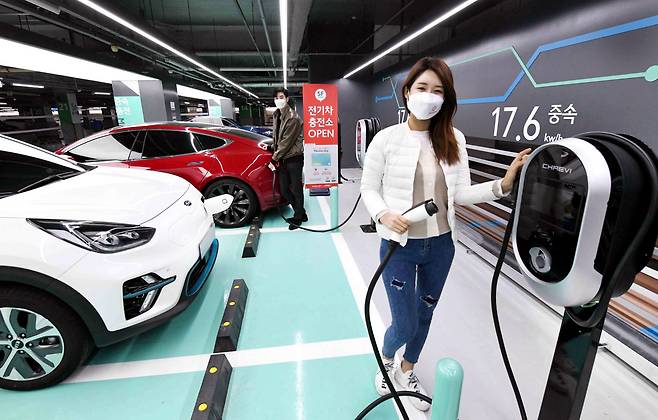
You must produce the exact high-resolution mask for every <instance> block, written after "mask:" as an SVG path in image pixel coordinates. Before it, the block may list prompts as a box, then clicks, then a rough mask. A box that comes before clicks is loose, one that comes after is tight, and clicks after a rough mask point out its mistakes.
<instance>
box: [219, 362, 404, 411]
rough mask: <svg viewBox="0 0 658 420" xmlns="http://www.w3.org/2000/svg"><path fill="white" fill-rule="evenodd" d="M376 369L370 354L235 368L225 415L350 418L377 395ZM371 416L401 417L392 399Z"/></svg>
mask: <svg viewBox="0 0 658 420" xmlns="http://www.w3.org/2000/svg"><path fill="white" fill-rule="evenodd" d="M375 371H376V362H375V359H374V358H373V357H372V356H370V355H364V356H352V357H340V358H333V359H321V360H311V361H300V362H294V363H281V364H275V365H264V366H251V367H242V368H237V369H235V370H234V371H233V376H232V377H231V383H230V388H229V398H228V401H227V404H226V411H225V416H224V418H226V419H231V420H254V419H272V420H274V419H277V420H279V419H281V420H283V419H287V420H289V419H313V420H337V419H352V418H354V417H355V416H356V415H357V414H358V413H359V412H360V411H361V410H362V409H363V408H364V407H365V406H367V405H368V404H369V403H370V402H371V401H373V400H375V399H376V398H378V397H379V395H378V394H377V392H375V385H374V381H375ZM256 402H257V403H256ZM367 418H369V419H377V420H393V419H395V420H397V419H398V417H397V415H396V414H395V410H394V408H393V405H392V403H391V402H390V401H389V402H386V403H384V404H382V405H380V406H379V407H377V408H376V409H375V410H373V411H372V412H371V413H370V414H369V415H368V417H367Z"/></svg>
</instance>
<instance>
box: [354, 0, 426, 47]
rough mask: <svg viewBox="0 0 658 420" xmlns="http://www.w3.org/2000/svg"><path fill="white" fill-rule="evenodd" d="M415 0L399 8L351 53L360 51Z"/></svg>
mask: <svg viewBox="0 0 658 420" xmlns="http://www.w3.org/2000/svg"><path fill="white" fill-rule="evenodd" d="M415 1H416V0H411V1H410V2H409V3H407V4H406V5H404V7H402V8H401V9H400V10H398V11H397V13H395V14H394V15H393V16H391V17H390V18H389V19H388V20H387V21H386V22H384V24H383V25H380V26H379V28H377V29H375V30H374V31H373V33H371V34H370V35H369V36H368V38H366V39H364V40H363V41H361V43H360V44H359V45H357V46H356V47H354V48H353V49H352V51H350V54H351V53H353V52H354V51H358V49H359V48H361V46H362V45H363V44H365V43H366V42H368V40H370V38H372V37H373V36H375V34H376V33H377V32H379V30H380V29H382V28H383V27H385V26H386V25H388V24H389V23H391V22H392V21H393V20H394V19H395V18H396V17H398V16H400V14H402V13H404V11H405V10H407V8H408V7H409V6H411V5H412V4H414V2H415Z"/></svg>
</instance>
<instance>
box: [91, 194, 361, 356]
mask: <svg viewBox="0 0 658 420" xmlns="http://www.w3.org/2000/svg"><path fill="white" fill-rule="evenodd" d="M309 201H310V203H308V202H307V204H311V205H312V206H318V204H317V200H316V199H315V198H313V199H311V200H309ZM310 208H311V209H312V210H311V211H312V212H313V213H312V214H313V217H315V215H317V214H318V213H320V209H319V207H318V208H317V209H316V208H314V207H310ZM275 216H276V218H278V215H271V214H270V215H269V216H268V220H267V223H271V224H274V223H278V222H277V221H276V220H272V219H275ZM281 223H282V224H283V223H284V222H283V221H281ZM245 237H246V232H245V234H244V235H242V234H241V235H229V236H220V238H219V240H220V251H219V257H218V260H217V263H216V264H215V268H214V269H213V272H212V274H211V276H210V279H209V280H208V284H206V286H205V287H204V288H203V290H202V291H201V295H199V296H198V297H197V299H196V300H195V301H194V302H193V303H192V304H191V305H190V307H189V308H188V309H187V310H186V311H184V312H183V313H181V314H179V315H178V316H177V317H175V318H173V319H172V320H171V321H170V322H168V323H166V324H164V325H163V326H161V327H158V328H156V329H154V330H151V331H149V332H147V333H145V334H142V335H140V336H137V337H135V338H133V339H130V340H127V341H124V342H121V343H118V344H116V345H114V346H111V347H107V348H104V349H101V350H100V351H99V352H98V353H97V354H96V355H95V356H94V357H93V358H92V360H91V361H90V364H100V363H118V362H125V361H135V360H149V359H159V358H164V357H176V356H188V355H194V354H203V353H211V352H212V349H213V347H214V343H215V334H216V332H217V329H218V328H219V323H220V321H221V320H220V317H221V315H222V313H223V311H224V306H225V301H226V296H227V294H228V288H229V287H230V285H231V282H232V281H233V279H235V278H243V279H245V280H246V282H247V286H248V287H249V298H248V306H247V314H246V315H245V319H244V323H243V326H242V332H241V336H240V342H239V346H238V349H239V350H243V349H252V348H262V347H271V346H281V345H290V344H294V343H295V342H296V340H298V339H299V337H301V340H302V342H304V343H309V342H318V341H328V340H339V339H347V338H358V337H365V336H366V331H365V326H364V324H363V322H362V321H361V318H360V315H359V312H358V308H357V306H356V303H355V302H354V298H353V297H352V293H351V290H350V288H349V284H348V282H347V278H346V276H345V272H344V271H343V267H342V265H341V263H340V260H339V258H338V254H337V252H336V248H335V246H334V245H333V241H332V240H331V237H330V236H329V235H326V234H317V233H306V232H290V233H288V232H284V233H263V234H262V235H261V239H260V245H259V248H258V256H257V257H256V258H241V255H242V248H243V246H244V240H245Z"/></svg>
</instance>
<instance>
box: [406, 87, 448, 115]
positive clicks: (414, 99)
mask: <svg viewBox="0 0 658 420" xmlns="http://www.w3.org/2000/svg"><path fill="white" fill-rule="evenodd" d="M442 105H443V95H436V94H434V93H429V92H418V93H413V94H411V95H409V99H408V100H407V107H408V108H409V111H410V112H411V113H412V114H414V117H416V118H417V119H419V120H429V119H430V118H432V117H433V116H435V115H436V114H438V113H439V111H441V106H442Z"/></svg>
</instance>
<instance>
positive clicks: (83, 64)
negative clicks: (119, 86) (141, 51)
mask: <svg viewBox="0 0 658 420" xmlns="http://www.w3.org/2000/svg"><path fill="white" fill-rule="evenodd" d="M0 51H2V65H3V66H7V67H15V68H19V69H23V70H30V71H36V72H39V73H50V74H56V75H58V76H65V77H73V78H76V79H84V80H93V81H96V82H101V83H112V81H113V80H155V79H153V78H152V77H148V76H142V75H141V74H138V73H133V72H131V71H126V70H121V69H118V68H116V67H110V66H106V65H104V64H98V63H94V62H93V61H87V60H83V59H81V58H77V57H73V56H70V55H65V54H60V53H58V52H55V51H49V50H44V49H42V48H38V47H35V46H33V45H28V44H22V43H20V42H16V41H12V40H9V39H4V38H0Z"/></svg>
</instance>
